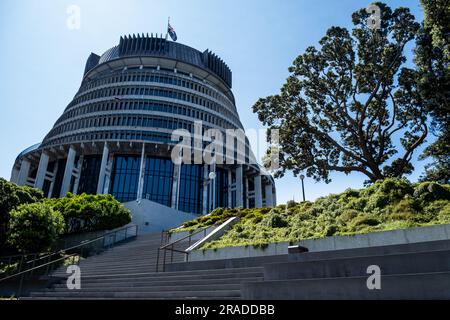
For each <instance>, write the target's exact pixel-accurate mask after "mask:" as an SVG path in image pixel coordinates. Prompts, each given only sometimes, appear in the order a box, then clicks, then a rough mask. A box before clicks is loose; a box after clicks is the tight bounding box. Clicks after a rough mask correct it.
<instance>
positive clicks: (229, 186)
mask: <svg viewBox="0 0 450 320" xmlns="http://www.w3.org/2000/svg"><path fill="white" fill-rule="evenodd" d="M231 175H232V173H231V170H228V205H227V206H228V208H231V201H232V197H231V192H232V189H233V188H232V187H233V182H232V181H231Z"/></svg>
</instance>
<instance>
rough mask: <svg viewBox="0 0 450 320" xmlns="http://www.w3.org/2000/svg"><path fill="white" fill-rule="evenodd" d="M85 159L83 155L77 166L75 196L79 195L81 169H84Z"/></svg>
mask: <svg viewBox="0 0 450 320" xmlns="http://www.w3.org/2000/svg"><path fill="white" fill-rule="evenodd" d="M83 158H84V156H83V155H81V156H80V158H79V159H78V163H77V166H76V168H75V170H74V171H75V183H74V184H73V190H72V192H73V194H78V185H79V184H80V177H81V169H82V168H83Z"/></svg>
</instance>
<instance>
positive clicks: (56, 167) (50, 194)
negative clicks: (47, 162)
mask: <svg viewBox="0 0 450 320" xmlns="http://www.w3.org/2000/svg"><path fill="white" fill-rule="evenodd" d="M57 172H58V161H56V163H55V168H54V169H53V173H52V180H51V183H50V190H49V191H48V197H47V198H49V199H50V198H51V197H52V195H53V188H54V187H55V179H56V173H57Z"/></svg>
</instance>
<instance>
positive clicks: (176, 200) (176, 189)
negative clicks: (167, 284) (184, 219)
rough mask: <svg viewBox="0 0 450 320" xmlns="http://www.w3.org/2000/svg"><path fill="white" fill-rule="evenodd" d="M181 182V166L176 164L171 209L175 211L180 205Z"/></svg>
mask: <svg viewBox="0 0 450 320" xmlns="http://www.w3.org/2000/svg"><path fill="white" fill-rule="evenodd" d="M180 182H181V164H174V166H173V178H172V201H171V207H172V208H173V209H177V210H178V208H179V204H180Z"/></svg>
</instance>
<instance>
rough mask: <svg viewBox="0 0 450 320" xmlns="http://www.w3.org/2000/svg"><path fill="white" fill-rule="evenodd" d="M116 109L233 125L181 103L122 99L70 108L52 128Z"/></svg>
mask: <svg viewBox="0 0 450 320" xmlns="http://www.w3.org/2000/svg"><path fill="white" fill-rule="evenodd" d="M116 110H144V111H156V112H164V113H168V114H170V115H173V114H179V115H183V116H187V117H191V118H195V119H198V120H201V121H205V122H209V123H212V124H215V125H216V126H218V127H220V128H224V129H233V128H235V126H234V125H233V124H232V123H230V122H229V121H227V120H224V119H221V118H218V117H216V116H214V115H212V114H210V113H207V112H202V111H199V110H196V109H193V108H189V107H186V106H181V105H172V104H167V103H158V102H151V101H123V102H120V103H114V102H111V103H109V102H108V103H105V102H104V103H94V104H89V105H85V106H82V107H79V108H77V109H74V110H71V111H69V112H67V113H64V114H63V115H62V116H61V117H60V118H59V119H58V121H57V122H56V124H55V127H54V128H53V129H52V131H53V130H55V129H57V127H58V125H59V124H60V123H61V122H63V121H65V120H67V119H71V118H74V117H77V116H79V115H84V114H88V113H94V112H109V111H116Z"/></svg>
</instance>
